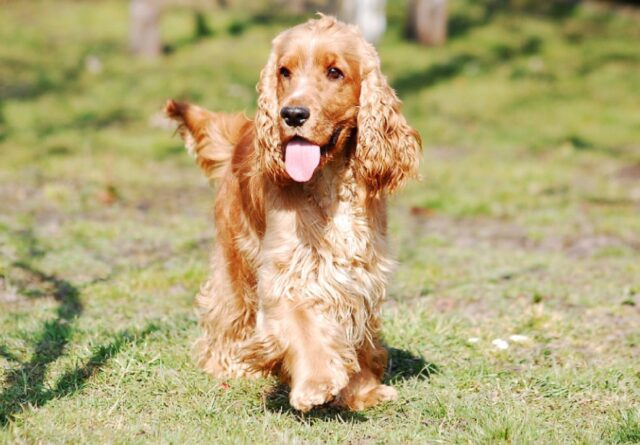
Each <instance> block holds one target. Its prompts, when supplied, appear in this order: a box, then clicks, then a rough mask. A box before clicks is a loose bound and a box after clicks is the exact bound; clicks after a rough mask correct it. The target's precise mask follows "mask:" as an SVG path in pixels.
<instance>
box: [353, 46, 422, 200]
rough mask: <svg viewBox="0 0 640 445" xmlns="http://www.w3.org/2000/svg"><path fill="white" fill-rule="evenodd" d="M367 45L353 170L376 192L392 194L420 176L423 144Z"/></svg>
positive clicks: (375, 55)
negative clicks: (419, 167)
mask: <svg viewBox="0 0 640 445" xmlns="http://www.w3.org/2000/svg"><path fill="white" fill-rule="evenodd" d="M364 45H365V52H366V55H365V56H364V57H363V59H364V60H366V61H367V62H368V64H365V65H364V66H363V67H362V84H361V89H360V110H359V112H358V145H357V147H356V152H355V163H354V170H355V173H356V175H357V177H358V178H359V179H360V180H361V181H363V182H364V183H365V184H366V185H367V186H368V187H369V188H370V189H371V190H372V191H373V192H375V193H377V192H379V191H381V190H383V189H386V190H387V191H389V192H393V191H395V190H396V189H398V188H399V187H401V186H402V185H403V184H404V183H405V182H406V180H407V179H409V178H412V177H416V176H417V172H418V164H419V162H420V152H421V150H422V147H421V144H422V141H421V139H420V135H419V134H418V132H417V131H415V130H414V129H413V128H411V127H410V126H409V124H407V121H406V119H405V118H404V116H403V115H402V114H401V113H400V100H399V99H398V97H397V96H396V93H395V91H393V89H392V88H391V87H390V86H389V85H388V83H387V80H386V79H385V77H384V76H383V75H382V72H381V71H380V59H379V58H378V55H377V53H376V51H375V49H374V48H373V46H372V45H371V44H369V43H366V42H365V43H364Z"/></svg>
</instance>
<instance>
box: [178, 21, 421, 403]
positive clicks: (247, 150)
mask: <svg viewBox="0 0 640 445" xmlns="http://www.w3.org/2000/svg"><path fill="white" fill-rule="evenodd" d="M257 89H258V93H259V98H258V111H257V114H256V116H255V119H254V120H249V119H247V118H246V117H244V115H242V114H225V113H212V112H210V111H207V110H205V109H203V108H200V107H197V106H194V105H190V104H186V103H179V102H175V101H169V102H168V103H167V105H166V108H165V111H166V113H167V114H168V116H170V117H171V118H173V119H175V120H176V121H177V122H178V123H179V124H180V126H179V131H180V134H181V135H182V136H183V138H184V140H185V143H186V145H187V148H188V150H189V151H190V152H191V153H192V154H193V155H194V156H195V158H196V160H197V163H198V165H199V166H200V167H201V168H202V170H203V171H204V172H205V174H206V175H207V176H208V177H209V178H212V179H213V178H217V179H218V180H219V187H218V192H217V198H216V202H215V222H216V245H215V248H214V252H213V255H212V261H211V272H210V275H209V278H208V280H207V281H206V282H205V283H204V284H203V285H202V288H201V290H200V292H199V295H198V297H197V307H198V310H199V314H200V325H201V327H202V329H203V331H204V333H203V335H202V337H201V338H200V339H199V340H198V342H197V345H196V348H197V353H198V363H199V365H200V366H201V367H202V368H203V369H204V370H205V371H207V372H208V373H210V374H212V375H213V376H215V377H220V378H227V377H248V376H259V375H267V374H270V373H273V374H276V375H277V376H278V377H279V378H280V379H281V380H282V381H284V382H286V383H288V384H289V385H290V388H291V392H290V403H291V405H292V406H293V407H294V408H296V409H298V410H300V411H303V412H306V411H308V410H310V409H311V408H313V407H314V406H317V405H322V404H324V403H327V402H329V401H333V403H334V404H336V405H337V406H343V407H347V408H350V409H354V410H359V409H364V408H366V407H369V406H372V405H374V404H376V403H378V402H380V401H385V400H391V399H394V398H395V396H396V391H395V390H394V389H393V388H391V387H390V386H387V385H383V384H382V383H381V379H382V376H383V373H384V369H385V366H386V363H387V351H386V350H385V348H384V347H383V346H382V345H381V343H380V338H379V331H380V306H381V303H382V301H383V299H384V296H385V283H386V280H387V276H388V274H389V271H390V269H391V266H392V260H391V259H390V256H389V253H388V251H387V216H386V196H387V195H388V194H389V193H390V192H393V191H394V190H396V189H397V188H398V187H400V186H401V185H403V184H404V183H405V181H406V180H407V179H408V178H411V177H414V176H415V175H416V173H417V168H418V162H419V159H420V151H421V142H420V136H419V135H418V133H417V132H416V131H415V130H414V129H412V128H411V127H410V126H409V125H408V124H407V121H406V120H405V118H404V117H403V116H402V114H401V113H400V102H399V100H398V98H397V96H396V94H395V92H394V91H393V90H392V89H391V88H390V87H389V85H388V84H387V81H386V79H385V77H384V76H383V75H382V73H381V72H380V60H379V58H378V55H377V53H376V50H375V49H374V47H373V46H372V45H371V44H369V43H367V42H366V41H365V40H364V39H363V38H362V36H361V34H360V32H359V31H358V30H357V29H356V28H355V27H354V26H350V25H346V24H344V23H341V22H339V21H337V20H336V19H334V18H332V17H326V16H321V17H320V18H319V19H315V20H310V21H308V22H306V23H304V24H301V25H298V26H296V27H294V28H291V29H289V30H287V31H284V32H283V33H281V34H280V35H278V36H277V37H276V38H275V39H274V40H273V50H272V52H271V55H270V56H269V60H268V62H267V65H266V66H265V68H264V69H263V70H262V72H261V74H260V80H259V83H258V87H257Z"/></svg>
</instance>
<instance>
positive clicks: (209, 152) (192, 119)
mask: <svg viewBox="0 0 640 445" xmlns="http://www.w3.org/2000/svg"><path fill="white" fill-rule="evenodd" d="M164 112H165V113H166V115H167V116H168V117H170V118H171V119H173V120H175V121H176V122H177V123H178V132H179V133H180V136H182V139H183V140H184V143H185V146H186V147H187V151H188V152H189V154H190V155H192V156H193V157H194V158H195V159H196V162H197V163H198V166H199V167H200V168H201V169H202V171H203V172H204V174H205V175H206V176H207V178H209V179H215V178H219V177H220V176H222V174H223V172H224V170H225V167H226V166H227V165H228V164H229V163H230V162H231V156H232V154H233V148H234V146H235V144H236V143H237V142H238V139H239V138H240V135H241V134H242V133H243V128H244V127H246V126H247V125H248V124H249V123H250V121H249V120H248V119H247V118H246V117H245V116H244V115H243V114H242V113H239V114H227V113H212V112H211V111H208V110H205V109H204V108H201V107H198V106H196V105H191V104H188V103H186V102H176V101H173V100H169V101H167V103H166V105H165V107H164Z"/></svg>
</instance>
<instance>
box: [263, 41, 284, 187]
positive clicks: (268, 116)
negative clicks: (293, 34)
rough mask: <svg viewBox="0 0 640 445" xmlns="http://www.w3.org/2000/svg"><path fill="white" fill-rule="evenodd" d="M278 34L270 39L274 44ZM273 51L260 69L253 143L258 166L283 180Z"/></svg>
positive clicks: (272, 176) (275, 67)
mask: <svg viewBox="0 0 640 445" xmlns="http://www.w3.org/2000/svg"><path fill="white" fill-rule="evenodd" d="M277 40H278V37H276V39H274V41H273V46H274V47H275V45H276V42H277ZM277 63H278V60H277V55H276V51H275V49H273V50H272V51H271V54H270V55H269V60H268V61H267V64H266V65H265V67H264V68H263V69H262V71H261V72H260V80H259V81H258V85H257V87H256V90H257V91H258V110H257V112H256V118H255V130H256V143H257V149H258V157H259V159H260V166H261V169H262V171H263V172H265V173H266V174H267V175H268V176H269V177H270V178H271V179H272V180H273V181H274V182H276V183H282V182H286V178H288V175H287V173H286V170H285V167H284V161H283V159H282V147H281V146H280V145H281V142H280V134H279V132H278V119H279V114H278V97H277V94H276V91H277V87H278V77H277V71H278V67H277Z"/></svg>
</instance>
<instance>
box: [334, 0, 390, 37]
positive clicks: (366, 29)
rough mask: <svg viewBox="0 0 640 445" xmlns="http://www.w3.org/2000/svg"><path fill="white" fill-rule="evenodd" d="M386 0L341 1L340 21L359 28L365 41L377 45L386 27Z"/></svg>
mask: <svg viewBox="0 0 640 445" xmlns="http://www.w3.org/2000/svg"><path fill="white" fill-rule="evenodd" d="M386 3H387V2H386V0H342V8H341V11H340V19H341V20H344V21H345V22H348V23H353V24H354V25H357V26H358V28H360V31H361V32H362V35H363V36H364V38H365V39H367V41H369V42H371V43H377V42H378V41H379V40H380V37H382V35H383V34H384V31H385V29H386V27H387V15H386V12H385V6H386Z"/></svg>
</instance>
